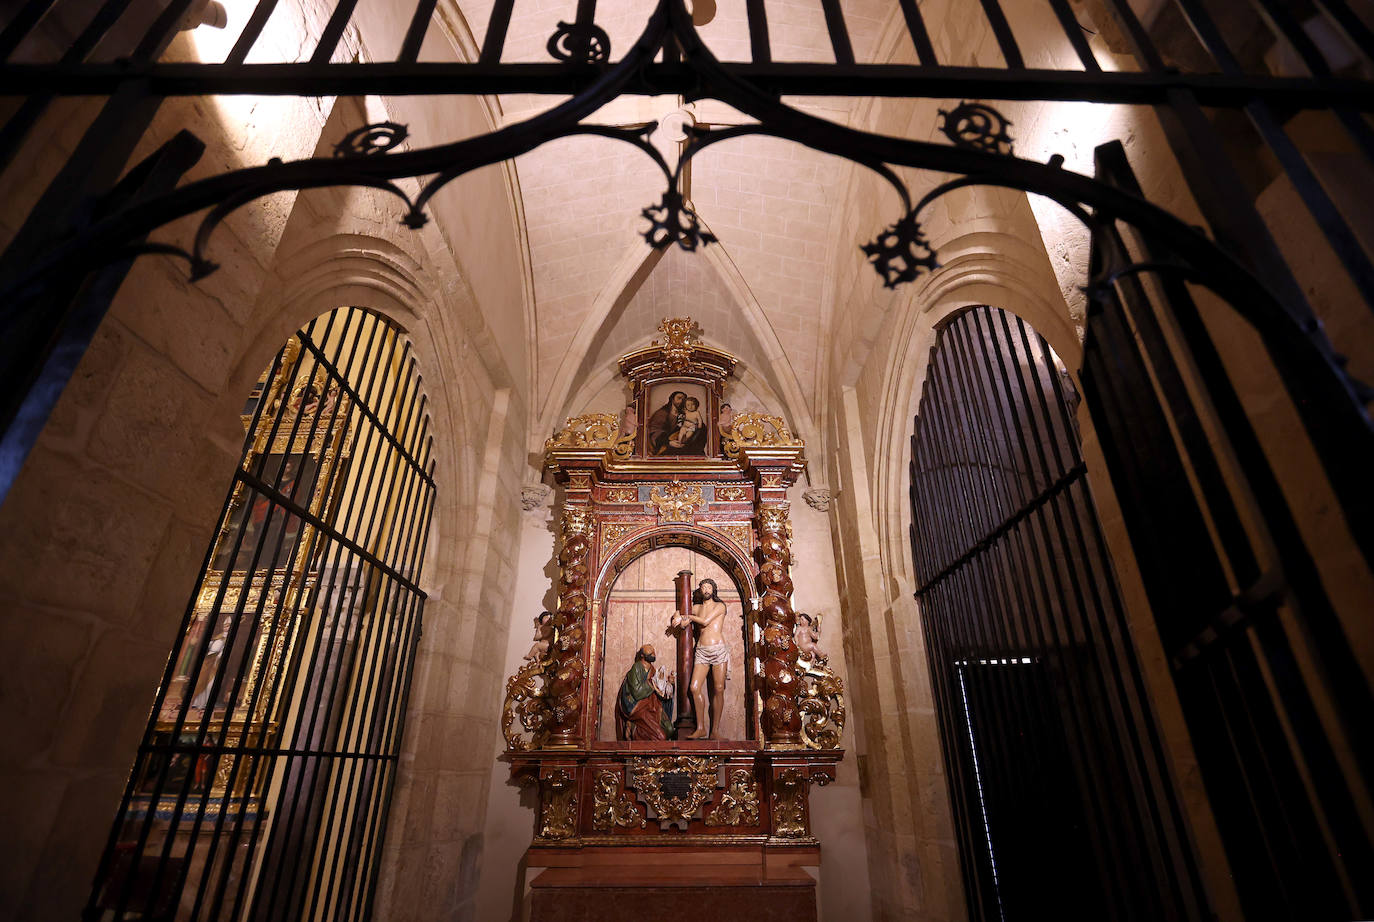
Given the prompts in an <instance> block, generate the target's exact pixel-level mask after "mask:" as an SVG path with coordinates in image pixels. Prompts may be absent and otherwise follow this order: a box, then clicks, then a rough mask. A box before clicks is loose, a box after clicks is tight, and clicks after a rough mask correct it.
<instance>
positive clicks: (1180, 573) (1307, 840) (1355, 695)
mask: <svg viewBox="0 0 1374 922" xmlns="http://www.w3.org/2000/svg"><path fill="white" fill-rule="evenodd" d="M1098 171H1099V174H1100V175H1101V176H1103V178H1104V179H1106V180H1108V181H1111V182H1114V183H1117V184H1119V185H1121V186H1122V187H1123V188H1126V189H1137V188H1138V187H1137V186H1136V180H1135V177H1134V174H1133V173H1132V172H1131V169H1130V167H1129V165H1128V164H1127V162H1126V158H1125V156H1124V155H1123V154H1122V152H1121V150H1120V149H1119V147H1114V146H1113V147H1105V148H1103V149H1102V150H1100V151H1099V152H1098ZM1128 248H1129V249H1132V250H1134V251H1135V252H1137V253H1140V254H1142V255H1143V257H1144V258H1146V259H1149V258H1151V255H1152V249H1151V246H1150V244H1149V242H1148V241H1144V240H1140V239H1137V238H1134V237H1132V236H1130V235H1128V234H1122V233H1119V232H1117V231H1115V230H1113V231H1112V232H1110V233H1104V234H1102V235H1100V236H1099V237H1097V238H1096V240H1095V244H1094V253H1093V259H1094V261H1095V262H1098V263H1110V262H1114V261H1115V262H1117V263H1118V264H1119V262H1120V261H1121V259H1122V255H1123V254H1124V253H1125V252H1126V250H1127V249H1128ZM1092 307H1093V310H1092V312H1091V314H1090V317H1089V322H1088V335H1087V339H1086V341H1085V343H1084V361H1083V375H1082V381H1083V389H1084V396H1085V399H1086V402H1087V405H1088V408H1089V410H1090V411H1091V413H1092V418H1093V424H1094V426H1095V427H1096V431H1097V434H1098V437H1099V439H1100V440H1101V443H1102V449H1103V454H1104V456H1105V457H1106V459H1107V465H1108V470H1109V472H1110V474H1111V477H1112V483H1113V485H1114V487H1115V489H1116V493H1117V497H1118V499H1119V500H1120V503H1121V508H1122V514H1123V515H1124V517H1125V520H1126V526H1127V529H1128V531H1129V533H1130V537H1131V543H1132V546H1133V549H1134V551H1135V556H1136V560H1137V562H1138V564H1139V567H1140V572H1141V576H1142V577H1143V579H1144V581H1145V587H1146V590H1147V592H1148V594H1149V598H1150V604H1151V607H1152V608H1153V609H1154V612H1155V624H1156V626H1157V628H1158V629H1159V634H1160V639H1161V641H1162V642H1163V646H1164V651H1165V653H1166V655H1167V656H1168V658H1169V665H1170V668H1171V669H1172V672H1173V675H1174V682H1175V685H1176V687H1177V689H1178V694H1179V701H1180V704H1181V705H1182V707H1183V712H1184V716H1185V718H1186V719H1187V721H1188V726H1189V730H1190V731H1191V737H1192V742H1193V747H1194V750H1195V752H1196V754H1197V758H1198V764H1199V766H1200V767H1201V769H1202V774H1203V780H1204V783H1205V784H1206V787H1207V795H1208V798H1209V800H1210V801H1211V804H1212V809H1213V811H1214V813H1215V815H1216V817H1217V821H1218V825H1219V827H1220V830H1221V835H1222V839H1223V841H1224V844H1225V847H1226V853H1227V858H1228V860H1229V862H1230V868H1231V873H1232V876H1233V877H1234V879H1235V881H1236V886H1237V890H1238V892H1239V894H1240V898H1241V902H1242V906H1243V908H1244V910H1245V913H1246V918H1249V919H1291V920H1295V922H1297V920H1314V919H1321V920H1345V919H1364V918H1369V917H1370V915H1371V914H1374V874H1372V873H1371V870H1372V869H1374V821H1372V820H1371V818H1370V816H1369V813H1368V808H1367V807H1365V809H1361V807H1362V805H1367V804H1369V802H1370V798H1371V793H1372V792H1371V790H1370V785H1371V779H1374V717H1372V716H1371V715H1374V695H1371V690H1370V686H1369V680H1368V678H1367V677H1366V676H1365V675H1364V673H1363V672H1362V671H1361V669H1360V666H1359V663H1358V662H1357V660H1356V658H1355V655H1354V653H1353V651H1352V648H1351V643H1350V640H1349V639H1348V637H1347V635H1346V629H1345V627H1344V625H1343V624H1342V621H1341V619H1340V617H1339V616H1338V614H1337V609H1336V607H1335V606H1334V605H1333V603H1332V600H1331V598H1330V596H1329V594H1328V590H1327V588H1325V586H1324V584H1323V580H1322V577H1321V575H1320V574H1319V573H1318V570H1317V567H1316V562H1315V561H1314V560H1313V556H1312V550H1311V547H1310V546H1309V543H1308V542H1307V541H1305V540H1304V538H1303V536H1302V534H1301V533H1300V532H1299V530H1298V526H1297V523H1296V521H1295V519H1294V517H1293V513H1292V511H1291V509H1290V507H1289V505H1288V502H1289V501H1288V496H1287V495H1286V494H1285V491H1284V490H1283V489H1281V488H1280V485H1279V481H1278V479H1277V478H1276V477H1275V475H1274V472H1273V470H1272V468H1271V467H1270V463H1269V461H1268V458H1267V457H1266V454H1265V451H1264V449H1263V447H1262V446H1261V443H1260V441H1259V439H1258V438H1257V436H1256V433H1255V431H1254V429H1253V428H1252V424H1251V422H1250V418H1249V416H1248V415H1247V413H1246V410H1245V407H1244V406H1243V404H1242V403H1241V400H1240V398H1239V396H1238V394H1237V393H1236V389H1235V385H1234V384H1233V383H1232V381H1231V379H1230V378H1229V376H1228V375H1227V374H1226V371H1225V369H1224V367H1223V365H1222V362H1221V358H1220V356H1219V355H1218V354H1217V351H1216V348H1215V346H1214V345H1213V342H1212V338H1211V335H1210V334H1209V332H1208V326H1207V323H1206V317H1207V310H1204V309H1202V308H1201V307H1200V305H1199V303H1198V302H1197V301H1195V299H1194V297H1193V292H1191V291H1190V290H1189V288H1188V286H1186V285H1184V284H1183V283H1182V282H1181V281H1180V280H1178V279H1176V278H1170V277H1168V276H1166V277H1164V278H1162V279H1161V280H1160V283H1159V284H1158V285H1157V286H1147V285H1145V284H1142V282H1141V280H1140V279H1137V278H1134V277H1131V276H1126V277H1123V278H1121V279H1120V280H1119V281H1118V283H1117V284H1116V285H1114V286H1111V287H1104V288H1102V289H1100V290H1099V291H1098V292H1097V300H1096V301H1095V302H1094V303H1093V305H1092ZM1218 310H1219V308H1218V307H1217V306H1215V305H1213V306H1211V307H1210V311H1211V312H1212V313H1213V315H1214V316H1215V314H1216V312H1217V311H1218ZM1221 310H1229V309H1228V308H1221ZM1190 378H1191V380H1192V382H1193V386H1192V387H1190V386H1189V383H1188V380H1189V379H1190ZM1368 511H1369V510H1367V509H1366V510H1362V512H1364V513H1368ZM1350 614H1351V615H1353V616H1354V617H1357V618H1368V617H1369V611H1368V609H1367V608H1365V609H1363V610H1361V609H1359V608H1356V609H1355V610H1354V611H1351V612H1350Z"/></svg>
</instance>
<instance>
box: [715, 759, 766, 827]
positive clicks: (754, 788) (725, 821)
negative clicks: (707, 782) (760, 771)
mask: <svg viewBox="0 0 1374 922" xmlns="http://www.w3.org/2000/svg"><path fill="white" fill-rule="evenodd" d="M758 822H759V786H758V784H757V783H756V782H755V781H754V776H753V773H752V772H750V771H749V769H747V768H737V769H734V770H733V771H731V772H730V788H729V790H727V791H726V792H725V793H724V794H722V795H721V796H720V803H719V804H717V805H716V808H715V809H714V810H712V811H711V812H710V813H709V814H708V815H707V817H706V825H707V826H757V825H758Z"/></svg>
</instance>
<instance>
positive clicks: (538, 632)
mask: <svg viewBox="0 0 1374 922" xmlns="http://www.w3.org/2000/svg"><path fill="white" fill-rule="evenodd" d="M551 643H553V613H552V612H547V611H541V612H540V613H539V617H537V618H535V619H534V646H532V647H530V652H528V653H526V654H525V659H527V660H531V661H534V660H541V659H543V658H544V656H545V655H546V654H547V653H548V652H549V644H551Z"/></svg>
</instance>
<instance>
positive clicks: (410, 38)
mask: <svg viewBox="0 0 1374 922" xmlns="http://www.w3.org/2000/svg"><path fill="white" fill-rule="evenodd" d="M436 3H438V0H418V2H417V3H416V4H415V15H414V16H412V17H411V18H410V27H409V28H408V29H406V36H405V40H404V41H402V42H401V51H400V53H399V54H398V55H396V60H397V62H398V63H401V64H413V63H415V61H417V60H419V58H420V46H422V45H423V44H424V43H425V33H426V32H428V31H429V23H430V21H431V20H432V19H433V18H434V7H435V4H436ZM508 12H509V11H508ZM492 15H493V17H494V16H495V15H496V14H495V11H493V12H492ZM482 54H484V55H485V54H486V48H485V46H484V47H483V49H482ZM498 54H499V52H498Z"/></svg>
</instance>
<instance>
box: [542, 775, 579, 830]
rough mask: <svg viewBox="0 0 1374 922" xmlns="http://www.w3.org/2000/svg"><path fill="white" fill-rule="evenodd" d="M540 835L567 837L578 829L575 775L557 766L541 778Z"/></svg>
mask: <svg viewBox="0 0 1374 922" xmlns="http://www.w3.org/2000/svg"><path fill="white" fill-rule="evenodd" d="M539 788H540V807H539V835H540V836H542V837H543V838H545V839H567V838H570V837H571V836H572V835H573V833H575V832H576V831H577V788H576V787H575V786H574V785H573V777H572V775H570V774H568V773H567V772H566V771H564V770H563V769H561V768H556V769H554V770H553V771H551V772H549V774H548V775H546V776H545V777H543V778H541V779H539Z"/></svg>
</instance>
